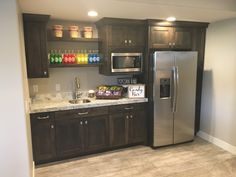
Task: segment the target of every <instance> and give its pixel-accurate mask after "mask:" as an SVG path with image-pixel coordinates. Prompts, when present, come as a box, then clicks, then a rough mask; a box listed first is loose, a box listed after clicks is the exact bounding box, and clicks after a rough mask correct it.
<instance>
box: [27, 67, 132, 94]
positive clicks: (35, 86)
mask: <svg viewBox="0 0 236 177" xmlns="http://www.w3.org/2000/svg"><path fill="white" fill-rule="evenodd" d="M75 77H79V79H80V90H81V91H88V90H90V89H93V90H95V89H96V87H97V86H98V85H103V84H107V85H112V84H117V78H120V77H124V76H104V75H101V74H99V72H98V67H78V68H50V70H49V78H39V79H29V80H28V81H29V91H30V97H35V95H36V94H37V95H40V94H41V95H42V94H56V93H60V92H63V93H66V92H69V93H71V92H74V91H75ZM125 77H127V76H125ZM56 87H57V89H56ZM34 90H36V91H37V92H35V91H34Z"/></svg>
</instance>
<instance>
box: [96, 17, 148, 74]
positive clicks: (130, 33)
mask: <svg viewBox="0 0 236 177" xmlns="http://www.w3.org/2000/svg"><path fill="white" fill-rule="evenodd" d="M96 26H97V28H98V37H99V40H100V42H99V51H100V53H101V56H102V63H101V65H100V67H99V72H100V73H101V74H105V75H112V74H114V73H111V53H132V52H133V53H143V52H144V49H145V45H146V30H145V21H144V20H130V19H119V18H103V19H101V20H99V21H98V22H96ZM116 74H117V73H116ZM129 74H131V73H129Z"/></svg>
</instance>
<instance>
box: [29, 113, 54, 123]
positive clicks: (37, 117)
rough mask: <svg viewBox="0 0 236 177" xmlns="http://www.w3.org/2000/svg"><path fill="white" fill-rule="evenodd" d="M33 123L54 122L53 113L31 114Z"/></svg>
mask: <svg viewBox="0 0 236 177" xmlns="http://www.w3.org/2000/svg"><path fill="white" fill-rule="evenodd" d="M30 118H31V121H34V122H36V121H43V120H52V119H53V118H54V113H53V112H50V113H49V112H46V113H34V114H30Z"/></svg>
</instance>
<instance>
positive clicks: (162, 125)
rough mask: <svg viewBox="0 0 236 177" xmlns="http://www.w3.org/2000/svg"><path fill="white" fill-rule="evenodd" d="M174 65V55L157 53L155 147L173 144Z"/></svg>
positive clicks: (155, 69) (155, 61)
mask: <svg viewBox="0 0 236 177" xmlns="http://www.w3.org/2000/svg"><path fill="white" fill-rule="evenodd" d="M173 65H174V55H172V54H170V53H167V52H157V53H156V55H155V57H154V83H153V95H154V99H153V100H154V127H153V128H154V134H153V146H154V147H158V146H165V145H170V144H173V112H172V106H173V105H172V102H173V99H172V97H173Z"/></svg>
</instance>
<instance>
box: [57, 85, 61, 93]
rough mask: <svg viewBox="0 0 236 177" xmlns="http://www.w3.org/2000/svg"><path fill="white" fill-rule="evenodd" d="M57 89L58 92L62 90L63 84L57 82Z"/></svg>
mask: <svg viewBox="0 0 236 177" xmlns="http://www.w3.org/2000/svg"><path fill="white" fill-rule="evenodd" d="M56 91H57V92H59V91H61V85H60V84H56Z"/></svg>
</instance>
